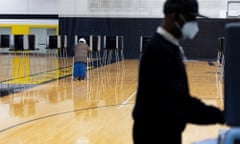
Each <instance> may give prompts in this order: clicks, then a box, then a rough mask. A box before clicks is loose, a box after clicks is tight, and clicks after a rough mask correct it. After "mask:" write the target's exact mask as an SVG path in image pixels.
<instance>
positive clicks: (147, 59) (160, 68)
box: [133, 33, 224, 144]
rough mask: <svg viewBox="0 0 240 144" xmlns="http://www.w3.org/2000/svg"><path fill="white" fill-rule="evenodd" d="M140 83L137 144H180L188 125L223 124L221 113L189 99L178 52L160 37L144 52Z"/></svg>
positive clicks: (136, 122)
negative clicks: (182, 134) (163, 143)
mask: <svg viewBox="0 0 240 144" xmlns="http://www.w3.org/2000/svg"><path fill="white" fill-rule="evenodd" d="M138 80H139V83H138V88H137V96H136V103H135V106H134V110H133V119H134V129H133V133H134V139H135V144H138V143H149V144H150V143H151V142H153V143H154V142H156V143H158V142H159V143H161V141H162V142H166V143H167V144H181V133H182V132H183V130H184V129H185V126H186V124H187V123H193V124H215V123H224V114H223V112H222V111H221V110H220V109H218V108H216V107H214V106H210V105H206V104H204V103H203V102H202V101H201V100H200V99H197V98H195V97H192V96H191V95H190V92H189V86H188V79H187V75H186V70H185V65H184V63H183V61H182V55H181V53H180V50H179V48H178V47H177V46H176V45H174V44H172V43H170V42H169V41H167V40H166V39H164V38H163V37H162V36H161V35H160V34H158V33H156V34H155V35H154V36H153V37H152V40H151V41H150V42H149V43H148V45H147V47H146V48H145V49H144V51H143V55H142V57H141V61H140V65H139V79H138ZM160 133H161V134H160ZM169 137H171V139H169ZM144 140H147V141H148V142H144ZM137 141H138V142H137Z"/></svg>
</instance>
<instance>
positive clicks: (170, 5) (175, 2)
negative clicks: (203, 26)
mask: <svg viewBox="0 0 240 144" xmlns="http://www.w3.org/2000/svg"><path fill="white" fill-rule="evenodd" d="M163 12H164V14H168V13H173V12H175V13H183V14H189V15H194V16H196V17H206V16H203V15H201V14H199V12H198V2H197V0H166V1H165V3H164V7H163Z"/></svg>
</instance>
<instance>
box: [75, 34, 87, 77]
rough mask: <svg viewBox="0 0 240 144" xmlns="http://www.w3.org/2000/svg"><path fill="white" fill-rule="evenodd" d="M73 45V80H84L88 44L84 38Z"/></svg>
mask: <svg viewBox="0 0 240 144" xmlns="http://www.w3.org/2000/svg"><path fill="white" fill-rule="evenodd" d="M78 42H79V43H78V44H77V45H76V46H75V47H74V70H73V77H74V80H85V79H86V77H87V59H88V58H87V57H88V54H89V53H90V52H91V49H90V47H89V45H88V44H87V42H86V40H85V39H84V38H80V39H79V41H78Z"/></svg>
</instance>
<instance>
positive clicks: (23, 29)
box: [12, 25, 29, 34]
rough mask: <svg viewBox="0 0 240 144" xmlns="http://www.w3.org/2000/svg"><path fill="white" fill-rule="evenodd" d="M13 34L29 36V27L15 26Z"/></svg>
mask: <svg viewBox="0 0 240 144" xmlns="http://www.w3.org/2000/svg"><path fill="white" fill-rule="evenodd" d="M12 34H29V26H28V25H13V26H12Z"/></svg>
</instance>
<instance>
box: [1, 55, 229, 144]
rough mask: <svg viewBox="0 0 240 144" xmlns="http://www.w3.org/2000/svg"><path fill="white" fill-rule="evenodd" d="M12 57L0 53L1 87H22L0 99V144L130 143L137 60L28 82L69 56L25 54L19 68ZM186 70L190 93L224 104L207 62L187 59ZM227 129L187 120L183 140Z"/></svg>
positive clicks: (188, 143)
mask: <svg viewBox="0 0 240 144" xmlns="http://www.w3.org/2000/svg"><path fill="white" fill-rule="evenodd" d="M15 58H16V56H10V57H9V56H7V55H0V63H1V71H0V76H1V86H2V87H3V88H4V87H5V88H6V87H7V88H10V87H11V86H12V87H11V88H13V89H19V87H22V88H23V90H19V91H18V92H13V93H10V94H9V95H6V96H1V97H0V144H132V117H131V112H132V108H133V105H134V99H135V94H136V86H137V74H138V63H139V60H138V59H125V60H122V61H119V62H117V63H113V64H108V65H104V66H101V67H96V68H93V69H89V70H88V78H87V80H85V81H73V79H72V76H71V73H69V70H66V71H67V72H66V75H63V76H62V77H60V76H59V72H58V71H57V70H56V71H55V70H54V71H55V72H54V74H50V75H49V74H47V76H44V78H42V77H38V79H45V81H44V80H41V81H40V82H39V83H36V82H34V83H32V85H31V81H33V75H37V74H39V73H47V72H48V71H50V70H52V69H60V68H64V67H69V66H71V64H72V59H71V58H69V59H66V61H65V60H59V59H58V58H56V57H55V58H54V57H53V58H51V59H50V60H47V58H46V57H45V58H43V57H41V56H34V57H32V58H30V59H28V58H27V61H30V62H29V63H28V64H29V65H26V62H24V63H25V64H24V66H20V65H21V64H19V63H17V64H16V62H15V64H14V61H17V62H19V59H22V58H19V57H18V58H17V59H18V60H15ZM61 61H62V62H61ZM62 63H64V64H62ZM213 64H215V63H214V62H213ZM16 67H17V68H16ZM21 67H22V68H21ZM186 68H187V72H188V76H189V84H190V89H191V94H192V95H194V96H196V97H199V98H201V99H202V100H203V101H205V102H206V103H209V104H213V105H216V106H218V107H219V108H223V82H222V81H220V80H219V73H216V68H218V67H216V66H215V65H209V62H208V61H186ZM21 69H22V70H21ZM16 70H18V72H16ZM19 71H23V72H19ZM16 77H24V79H23V80H22V81H24V82H23V83H19V81H12V82H11V83H10V81H8V79H14V78H16ZM46 77H47V78H49V77H52V80H49V79H47V78H46ZM26 81H27V82H28V83H30V85H29V84H26ZM226 128H227V126H225V125H207V126H199V125H192V124H188V125H187V128H186V129H185V131H184V133H183V144H192V143H193V142H196V141H199V140H204V139H207V138H216V137H217V135H218V133H219V131H220V130H221V129H226ZM159 134H160V133H159Z"/></svg>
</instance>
